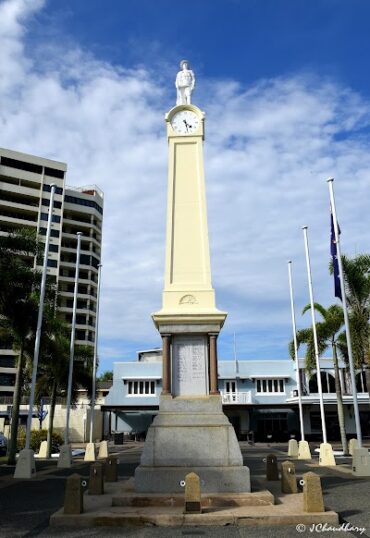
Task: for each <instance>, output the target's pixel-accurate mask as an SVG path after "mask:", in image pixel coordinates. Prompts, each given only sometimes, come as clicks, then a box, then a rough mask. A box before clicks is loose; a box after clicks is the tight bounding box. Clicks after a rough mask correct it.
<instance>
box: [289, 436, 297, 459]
mask: <svg viewBox="0 0 370 538" xmlns="http://www.w3.org/2000/svg"><path fill="white" fill-rule="evenodd" d="M288 456H289V457H291V458H298V443H297V440H296V439H289V443H288Z"/></svg>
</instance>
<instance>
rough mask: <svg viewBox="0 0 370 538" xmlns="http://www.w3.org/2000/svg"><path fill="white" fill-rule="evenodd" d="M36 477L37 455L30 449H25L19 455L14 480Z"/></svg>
mask: <svg viewBox="0 0 370 538" xmlns="http://www.w3.org/2000/svg"><path fill="white" fill-rule="evenodd" d="M35 475H36V466H35V454H34V452H33V450H31V449H30V448H24V449H23V450H21V451H20V453H19V456H18V460H17V465H16V467H15V471H14V478H32V477H34V476H35Z"/></svg>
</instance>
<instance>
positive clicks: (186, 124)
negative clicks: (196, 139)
mask: <svg viewBox="0 0 370 538" xmlns="http://www.w3.org/2000/svg"><path fill="white" fill-rule="evenodd" d="M182 121H183V122H184V123H185V127H186V130H187V131H189V129H188V122H187V121H186V120H182Z"/></svg>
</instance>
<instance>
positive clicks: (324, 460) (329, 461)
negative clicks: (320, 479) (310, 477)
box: [319, 443, 336, 467]
mask: <svg viewBox="0 0 370 538" xmlns="http://www.w3.org/2000/svg"><path fill="white" fill-rule="evenodd" d="M319 465H322V466H325V467H331V466H334V465H336V463H335V458H334V453H333V447H332V446H331V444H330V443H321V445H320V457H319Z"/></svg>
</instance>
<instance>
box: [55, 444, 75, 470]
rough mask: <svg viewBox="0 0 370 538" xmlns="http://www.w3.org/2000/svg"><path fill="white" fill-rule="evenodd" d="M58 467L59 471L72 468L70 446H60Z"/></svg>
mask: <svg viewBox="0 0 370 538" xmlns="http://www.w3.org/2000/svg"><path fill="white" fill-rule="evenodd" d="M58 467H59V468H60V469H69V468H70V467H72V449H71V445H62V446H61V447H60V453H59V458H58Z"/></svg>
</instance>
